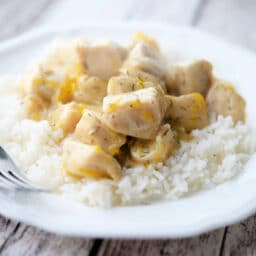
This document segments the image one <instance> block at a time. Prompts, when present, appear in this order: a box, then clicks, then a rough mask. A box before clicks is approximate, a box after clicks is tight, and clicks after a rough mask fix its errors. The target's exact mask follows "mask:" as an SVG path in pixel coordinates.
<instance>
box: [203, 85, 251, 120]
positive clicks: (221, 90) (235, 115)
mask: <svg viewBox="0 0 256 256" xmlns="http://www.w3.org/2000/svg"><path fill="white" fill-rule="evenodd" d="M206 103H207V109H208V112H209V114H212V113H215V114H216V115H222V116H231V117H232V119H233V120H234V122H238V121H245V107H246V103H245V100H244V99H243V98H242V97H241V96H240V95H239V94H238V93H237V92H236V90H235V89H234V87H233V86H232V85H230V84H228V83H226V82H224V81H217V82H216V83H215V85H214V86H213V87H212V88H211V89H210V91H209V93H208V95H207V98H206Z"/></svg>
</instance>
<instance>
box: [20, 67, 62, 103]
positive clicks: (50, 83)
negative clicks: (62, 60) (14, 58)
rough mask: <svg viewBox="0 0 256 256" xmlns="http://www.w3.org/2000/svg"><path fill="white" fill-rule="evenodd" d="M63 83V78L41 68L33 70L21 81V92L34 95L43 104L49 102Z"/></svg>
mask: <svg viewBox="0 0 256 256" xmlns="http://www.w3.org/2000/svg"><path fill="white" fill-rule="evenodd" d="M63 83H65V76H64V75H62V74H60V73H55V72H54V71H53V70H50V69H47V68H45V67H43V66H39V67H38V68H34V69H33V70H31V71H30V72H29V73H28V74H26V75H25V76H24V77H23V78H22V80H21V86H20V87H21V92H22V94H24V95H27V94H34V95H36V96H37V97H39V98H40V99H41V100H43V101H45V102H51V100H52V98H53V97H54V96H55V94H56V92H57V90H58V88H59V86H60V85H61V84H63Z"/></svg>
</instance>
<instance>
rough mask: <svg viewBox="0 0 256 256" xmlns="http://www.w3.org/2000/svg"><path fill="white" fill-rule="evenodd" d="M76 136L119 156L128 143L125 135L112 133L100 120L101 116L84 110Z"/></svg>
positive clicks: (84, 141)
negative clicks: (123, 146) (122, 147)
mask: <svg viewBox="0 0 256 256" xmlns="http://www.w3.org/2000/svg"><path fill="white" fill-rule="evenodd" d="M74 134H75V136H76V138H77V139H78V140H80V141H82V142H83V143H87V144H92V145H99V146H101V148H102V149H103V150H105V151H106V152H107V153H109V154H111V155H115V154H117V153H118V152H119V149H120V147H121V146H122V145H123V144H124V143H125V142H126V138H125V136H124V135H121V134H117V133H116V132H114V131H112V130H111V129H110V128H108V127H107V126H106V125H105V124H104V123H103V122H102V121H101V120H100V114H98V115H97V113H95V112H93V111H89V110H84V113H83V116H82V118H81V120H80V121H79V123H78V124H77V126H76V129H75V133H74Z"/></svg>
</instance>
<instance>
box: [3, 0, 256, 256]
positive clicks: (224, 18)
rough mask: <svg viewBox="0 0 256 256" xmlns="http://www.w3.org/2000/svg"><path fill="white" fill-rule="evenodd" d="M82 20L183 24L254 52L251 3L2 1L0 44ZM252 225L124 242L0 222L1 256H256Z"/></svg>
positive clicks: (255, 9) (254, 5)
mask: <svg viewBox="0 0 256 256" xmlns="http://www.w3.org/2000/svg"><path fill="white" fill-rule="evenodd" d="M70 13H76V15H75V17H73V18H72V19H71V18H70V17H71V16H70ZM87 20H90V21H92V20H97V21H99V20H100V21H101V22H105V21H111V20H125V21H128V20H145V21H161V22H166V23H168V22H170V23H177V24H183V25H188V26H193V27H197V28H200V29H202V30H205V31H209V32H212V33H215V34H217V35H220V36H221V37H223V38H225V39H226V40H229V41H234V42H236V43H238V44H240V45H243V46H245V47H248V48H250V49H252V50H256V32H255V24H256V1H255V0H125V1H122V0H108V1H106V0H90V1H86V0H85V1H82V0H52V1H51V0H1V2H0V40H4V39H7V38H9V37H12V36H14V35H17V34H19V33H21V32H23V31H25V30H27V29H29V28H31V27H34V26H36V25H42V24H44V25H55V24H58V25H63V26H64V25H65V24H67V22H68V24H72V23H76V22H86V21H87ZM238 61H239V60H238ZM255 68H256V67H255ZM255 222H256V218H255V217H251V218H249V219H247V220H245V221H243V222H241V223H239V224H236V225H232V226H229V227H225V228H221V229H219V230H216V231H214V232H210V233H208V234H204V235H201V236H198V237H194V238H190V239H181V240H150V241H148V240H140V241H139V240H132V241H129V240H101V239H80V238H67V237H63V236H57V235H53V234H49V233H47V232H44V231H41V230H39V229H36V228H34V227H31V226H26V225H24V224H22V223H17V222H14V221H11V220H8V219H6V218H4V217H0V227H1V228H0V254H1V255H11V256H15V255H19V256H21V255H26V256H28V255H76V256H78V255H111V256H114V255H127V256H131V255H152V256H153V255H154V256H155V255H162V256H169V255H207V256H211V255H256V223H255Z"/></svg>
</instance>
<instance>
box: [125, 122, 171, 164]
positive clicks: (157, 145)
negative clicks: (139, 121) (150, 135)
mask: <svg viewBox="0 0 256 256" xmlns="http://www.w3.org/2000/svg"><path fill="white" fill-rule="evenodd" d="M175 146H176V141H175V138H174V134H173V132H172V130H171V126H170V125H169V124H165V125H163V126H162V127H161V129H160V130H159V132H158V134H157V136H156V138H155V139H153V140H142V139H137V140H136V141H135V142H134V143H132V144H131V146H130V152H131V156H132V159H133V160H135V161H136V162H139V163H156V162H165V161H166V160H167V159H168V158H169V156H170V155H171V154H172V152H173V151H174V148H175Z"/></svg>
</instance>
